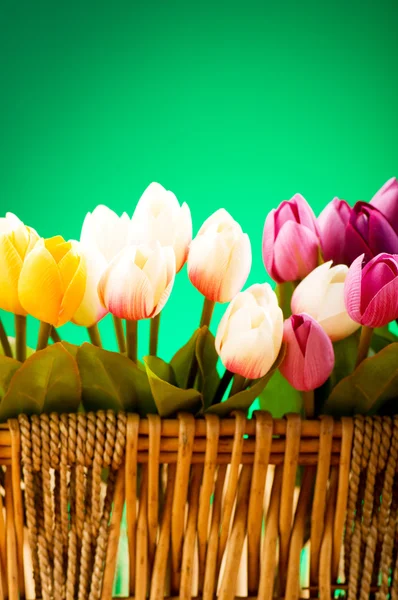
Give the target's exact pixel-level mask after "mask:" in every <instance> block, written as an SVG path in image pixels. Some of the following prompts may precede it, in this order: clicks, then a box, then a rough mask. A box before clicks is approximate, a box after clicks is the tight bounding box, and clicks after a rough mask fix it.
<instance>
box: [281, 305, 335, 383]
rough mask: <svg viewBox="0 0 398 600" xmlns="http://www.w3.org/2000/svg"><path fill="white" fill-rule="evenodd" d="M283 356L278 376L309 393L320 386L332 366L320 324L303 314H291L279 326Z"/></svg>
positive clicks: (332, 353)
mask: <svg viewBox="0 0 398 600" xmlns="http://www.w3.org/2000/svg"><path fill="white" fill-rule="evenodd" d="M283 340H284V342H286V355H285V358H284V360H283V362H282V364H281V366H280V371H281V373H282V375H283V376H284V377H285V378H286V379H287V380H288V382H289V383H290V384H291V385H292V386H293V387H294V388H296V389H297V390H300V391H303V392H309V391H311V390H314V389H316V388H318V387H320V386H321V385H322V384H323V383H325V381H326V380H327V378H328V377H329V375H330V374H331V372H332V370H333V366H334V352H333V345H332V342H331V341H330V338H329V337H328V336H327V334H326V333H325V331H324V330H323V329H322V327H321V326H320V325H319V323H317V322H316V321H315V319H313V318H312V317H310V316H309V315H306V314H305V313H302V314H299V315H292V316H291V317H290V318H289V319H287V320H286V321H285V323H284V326H283Z"/></svg>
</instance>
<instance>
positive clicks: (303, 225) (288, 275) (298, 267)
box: [263, 194, 320, 283]
mask: <svg viewBox="0 0 398 600" xmlns="http://www.w3.org/2000/svg"><path fill="white" fill-rule="evenodd" d="M319 247H320V239H319V230H318V225H317V222H316V218H315V215H314V213H313V211H312V209H311V207H310V205H309V204H308V202H307V201H306V200H305V199H304V198H303V197H302V196H301V195H300V194H295V195H294V196H293V198H291V200H285V201H284V202H282V203H281V204H280V205H279V207H278V208H277V209H276V210H275V209H274V210H271V212H270V213H269V214H268V216H267V218H266V220H265V225H264V233H263V260H264V264H265V268H266V269H267V271H268V273H269V274H270V275H271V277H272V279H274V281H276V282H277V283H282V282H284V281H297V280H298V279H304V277H305V276H306V275H308V273H310V272H311V271H312V270H313V269H315V267H316V266H317V265H318V253H319Z"/></svg>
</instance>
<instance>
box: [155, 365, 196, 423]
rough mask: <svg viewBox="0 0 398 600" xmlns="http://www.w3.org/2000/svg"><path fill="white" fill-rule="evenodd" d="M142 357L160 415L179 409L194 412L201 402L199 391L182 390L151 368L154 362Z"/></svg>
mask: <svg viewBox="0 0 398 600" xmlns="http://www.w3.org/2000/svg"><path fill="white" fill-rule="evenodd" d="M151 358H153V357H148V356H146V357H144V363H145V366H146V370H147V373H148V379H149V384H150V386H151V390H152V394H153V398H154V400H155V404H156V406H157V409H158V412H159V415H160V416H161V417H169V416H171V415H174V414H175V413H177V412H179V411H185V412H193V413H196V412H197V411H198V410H199V409H200V407H201V403H202V396H201V394H200V392H198V391H197V390H194V389H188V390H184V389H181V388H179V387H176V386H175V385H172V384H171V383H168V382H167V381H164V380H163V379H161V378H160V377H159V376H158V375H157V374H156V373H155V372H154V371H153V370H152V368H151V366H152V367H154V363H153V362H152V361H150V360H148V359H151Z"/></svg>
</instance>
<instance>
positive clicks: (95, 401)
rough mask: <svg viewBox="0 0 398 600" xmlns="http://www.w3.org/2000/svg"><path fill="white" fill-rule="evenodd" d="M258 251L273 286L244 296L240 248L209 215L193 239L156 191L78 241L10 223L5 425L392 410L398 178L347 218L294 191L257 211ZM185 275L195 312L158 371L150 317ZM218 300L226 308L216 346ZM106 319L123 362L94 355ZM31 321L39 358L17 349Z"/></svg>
mask: <svg viewBox="0 0 398 600" xmlns="http://www.w3.org/2000/svg"><path fill="white" fill-rule="evenodd" d="M262 251H263V259H264V264H265V268H266V270H267V272H268V274H269V275H270V276H271V278H272V279H273V280H274V282H275V283H276V287H275V289H273V288H272V287H271V285H270V284H268V283H257V284H254V285H252V286H250V287H248V288H247V289H245V290H243V291H242V288H243V287H244V285H245V282H246V280H247V278H248V275H249V272H250V268H251V261H252V254H251V252H252V251H251V245H250V240H249V237H248V235H247V234H245V233H244V232H243V231H242V228H241V227H240V225H239V224H238V223H237V222H236V221H235V220H234V219H233V218H232V216H231V215H230V214H229V213H228V212H227V211H226V210H224V209H220V210H218V211H216V212H215V213H214V214H213V215H211V216H210V217H209V218H208V219H207V220H206V221H205V222H204V223H203V225H202V226H201V228H200V229H199V231H198V233H197V235H196V237H194V239H192V221H191V214H190V210H189V207H188V206H187V204H185V203H183V204H182V205H180V204H179V202H178V200H177V198H176V196H175V195H174V194H173V193H172V192H170V191H167V190H166V189H164V188H163V187H162V186H161V185H159V184H157V183H152V184H151V185H150V186H149V187H148V188H147V189H146V190H145V192H144V194H143V195H142V197H141V198H140V200H139V202H138V204H137V206H136V209H135V212H134V214H133V216H132V218H130V217H129V216H128V215H127V214H126V213H123V215H122V216H121V217H119V216H118V215H116V214H115V213H114V212H113V211H112V210H110V209H109V208H107V207H105V206H97V208H96V209H95V210H94V211H93V212H92V213H88V214H87V215H86V218H85V220H84V223H83V226H82V231H81V237H80V241H65V240H64V239H63V238H62V237H61V236H59V235H57V236H55V237H52V238H49V239H43V238H41V237H40V236H39V234H38V233H37V232H36V231H35V230H34V229H32V228H31V227H28V226H25V225H24V224H23V223H22V222H21V221H20V220H19V219H18V218H17V217H16V216H15V215H13V214H11V213H7V215H6V217H5V218H2V219H0V308H1V309H3V310H5V311H9V312H11V313H13V314H14V315H15V341H14V340H13V341H12V343H11V342H10V340H11V339H13V338H9V337H8V336H7V334H6V331H5V329H4V326H3V325H1V322H0V341H1V345H2V348H3V354H2V355H1V356H0V420H2V421H4V420H6V419H7V418H10V417H15V416H17V415H18V414H20V413H26V414H34V413H36V414H38V413H41V412H51V411H57V412H74V411H77V410H86V411H89V410H98V409H114V410H126V411H133V412H138V413H140V414H141V415H146V414H148V413H158V414H160V415H161V416H162V417H167V416H172V415H175V414H176V413H177V412H178V411H188V412H192V413H193V414H195V415H198V416H200V415H203V414H205V413H216V414H218V415H220V416H226V415H227V414H229V413H230V412H231V411H233V410H243V411H248V410H249V408H250V406H251V405H252V403H253V402H254V400H255V399H257V398H260V404H261V406H262V408H265V409H267V408H269V407H270V406H271V405H272V404H274V405H275V401H277V402H279V403H280V405H281V408H282V411H283V410H284V409H287V408H289V407H290V406H291V400H292V398H296V399H297V398H299V399H300V402H301V406H300V405H299V404H297V406H298V408H301V409H302V410H303V411H305V414H306V415H307V416H313V415H314V414H320V413H322V412H328V413H331V414H334V415H342V414H354V413H357V412H360V413H363V414H364V413H367V414H372V413H375V412H389V411H390V412H393V411H394V410H395V398H396V396H397V393H398V336H396V334H395V333H394V324H395V320H396V319H397V318H398V181H397V180H396V179H391V180H390V181H388V182H387V183H386V184H385V185H384V186H383V187H382V188H381V189H380V190H379V191H378V192H377V194H376V195H375V196H374V198H373V199H372V200H371V202H370V203H365V202H357V203H356V204H355V206H354V207H353V208H352V207H350V206H349V205H348V204H347V203H346V202H345V201H344V200H340V199H338V198H335V199H334V200H333V201H332V202H331V203H330V204H329V205H328V206H326V208H325V209H324V210H323V212H322V213H321V214H320V215H319V217H318V218H316V217H315V215H314V213H313V211H312V209H311V208H310V206H309V204H308V203H307V202H306V200H305V199H304V198H303V197H302V196H301V195H299V194H296V195H295V196H294V197H293V198H292V199H291V200H288V201H283V202H282V203H281V204H280V206H279V207H278V208H277V209H275V210H272V211H271V212H270V213H269V214H268V216H267V218H266V220H265V226H264V233H263V247H262ZM185 263H187V271H188V277H189V279H190V281H191V283H192V284H193V285H194V286H195V288H196V289H197V290H198V291H199V292H200V293H201V294H202V295H203V296H204V304H203V311H202V316H201V319H200V324H199V327H198V329H196V331H194V332H193V334H192V336H191V337H190V339H189V340H188V341H187V343H186V344H185V345H184V346H183V347H182V348H180V349H178V350H177V352H176V354H175V355H174V356H173V358H172V359H171V361H170V362H169V363H167V362H165V361H164V360H162V358H161V357H159V356H158V355H157V345H158V344H157V341H158V335H159V326H160V315H161V311H162V308H163V307H164V306H165V304H166V302H168V301H169V298H170V295H171V292H172V289H173V284H174V281H175V277H179V276H180V275H179V273H180V271H181V270H182V268H183V267H184V265H185ZM216 303H223V304H228V306H227V308H226V310H225V313H224V315H223V317H222V319H221V321H220V324H219V326H218V328H217V331H216V335H215V336H214V335H213V334H212V333H211V330H210V325H211V317H212V313H213V309H214V306H215V304H216ZM108 312H109V313H111V314H112V316H113V322H114V327H115V332H116V336H117V340H118V346H119V352H110V351H108V350H106V349H104V348H103V347H102V343H101V337H100V333H99V329H98V322H99V321H100V320H101V319H102V318H103V317H104V316H105V315H106V314H107V313H108ZM28 315H30V316H31V317H34V318H36V319H38V320H39V321H40V329H39V336H38V341H37V348H36V352H33V351H32V350H30V349H28V351H27V347H26V323H27V316H28ZM143 319H150V321H151V326H150V340H149V354H148V355H147V356H144V357H139V356H137V335H138V327H137V326H138V322H139V321H141V320H143ZM69 321H72V322H73V323H75V324H76V325H77V326H80V327H85V328H87V331H88V335H89V339H90V341H91V343H88V342H86V343H83V344H82V345H81V346H77V345H73V344H70V343H68V342H67V341H62V340H61V338H60V337H59V334H58V332H57V328H59V327H60V326H62V325H63V324H65V323H67V322H69ZM391 324H393V325H392V326H391ZM289 403H290V404H289Z"/></svg>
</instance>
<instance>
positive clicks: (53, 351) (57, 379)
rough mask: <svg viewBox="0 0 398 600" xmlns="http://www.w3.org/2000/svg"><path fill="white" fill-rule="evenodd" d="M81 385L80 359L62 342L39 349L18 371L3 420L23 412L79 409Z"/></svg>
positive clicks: (1, 410)
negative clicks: (78, 363)
mask: <svg viewBox="0 0 398 600" xmlns="http://www.w3.org/2000/svg"><path fill="white" fill-rule="evenodd" d="M80 397H81V386H80V379H79V372H78V369H77V365H76V361H75V360H74V358H73V357H72V356H71V355H70V354H69V352H67V351H66V350H65V348H64V347H63V346H62V344H60V343H57V344H53V345H51V346H48V347H47V348H45V349H44V350H40V351H39V352H35V353H34V354H33V355H32V356H30V357H29V358H28V359H27V360H26V361H25V362H24V363H23V365H22V366H21V367H20V368H19V369H18V370H17V371H16V372H15V373H14V375H13V377H12V379H11V381H10V385H9V388H8V391H7V393H6V395H5V396H4V398H3V400H2V402H1V403H0V420H1V421H5V420H6V419H9V418H10V417H16V416H17V415H20V414H21V413H25V414H29V415H32V414H40V413H42V412H52V411H55V412H59V413H61V412H76V410H77V407H78V406H79V402H80Z"/></svg>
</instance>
